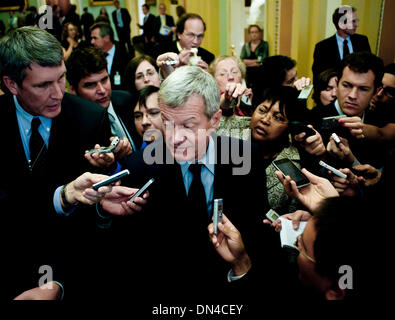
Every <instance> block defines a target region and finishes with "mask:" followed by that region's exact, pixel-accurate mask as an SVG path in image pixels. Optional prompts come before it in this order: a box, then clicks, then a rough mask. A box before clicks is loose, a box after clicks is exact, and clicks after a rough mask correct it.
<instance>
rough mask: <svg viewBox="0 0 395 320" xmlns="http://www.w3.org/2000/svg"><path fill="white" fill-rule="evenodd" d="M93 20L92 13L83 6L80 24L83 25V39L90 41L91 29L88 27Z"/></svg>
mask: <svg viewBox="0 0 395 320" xmlns="http://www.w3.org/2000/svg"><path fill="white" fill-rule="evenodd" d="M94 22H95V19H94V18H93V15H92V14H91V13H89V12H88V7H85V8H84V13H83V14H82V15H81V25H82V27H83V29H84V30H83V31H84V36H85V40H86V41H87V42H89V43H90V42H91V30H90V27H91V26H92V25H93V23H94Z"/></svg>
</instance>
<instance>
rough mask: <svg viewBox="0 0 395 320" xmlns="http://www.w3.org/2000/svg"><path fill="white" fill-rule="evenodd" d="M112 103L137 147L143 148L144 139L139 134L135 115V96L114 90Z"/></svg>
mask: <svg viewBox="0 0 395 320" xmlns="http://www.w3.org/2000/svg"><path fill="white" fill-rule="evenodd" d="M111 102H112V106H113V107H114V110H115V112H116V113H117V115H118V116H119V117H120V118H121V119H122V122H123V123H124V124H125V127H126V129H127V130H128V131H129V134H130V136H131V138H132V139H133V142H134V143H135V145H136V147H137V148H139V147H140V146H141V143H142V139H141V138H140V136H139V135H138V134H137V131H136V126H135V125H134V115H133V110H134V106H135V105H136V103H137V102H136V97H133V95H132V94H131V93H130V92H128V91H122V90H113V91H112V95H111Z"/></svg>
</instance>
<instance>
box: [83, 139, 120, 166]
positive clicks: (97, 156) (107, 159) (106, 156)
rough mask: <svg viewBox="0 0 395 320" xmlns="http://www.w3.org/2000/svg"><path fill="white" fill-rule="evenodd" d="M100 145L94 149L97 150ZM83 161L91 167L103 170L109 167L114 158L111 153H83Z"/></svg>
mask: <svg viewBox="0 0 395 320" xmlns="http://www.w3.org/2000/svg"><path fill="white" fill-rule="evenodd" d="M99 148H100V145H99V144H96V145H95V149H99ZM84 157H85V159H86V160H88V161H89V163H90V164H91V165H92V166H95V167H99V168H103V167H104V168H105V167H109V166H111V165H112V164H113V163H114V161H115V156H114V154H113V153H112V152H107V153H88V150H86V151H85V155H84Z"/></svg>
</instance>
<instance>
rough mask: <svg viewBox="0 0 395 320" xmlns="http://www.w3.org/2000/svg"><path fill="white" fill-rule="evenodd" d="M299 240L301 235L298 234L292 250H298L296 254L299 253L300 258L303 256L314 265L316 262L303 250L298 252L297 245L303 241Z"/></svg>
mask: <svg viewBox="0 0 395 320" xmlns="http://www.w3.org/2000/svg"><path fill="white" fill-rule="evenodd" d="M301 239H302V235H301V234H300V235H299V236H298V237H297V238H296V240H295V243H294V248H295V249H296V250H298V252H299V253H300V254H301V255H302V256H304V257H305V258H306V259H307V260H309V261H311V262H312V263H316V261H315V260H314V259H313V258H312V257H310V256H309V255H308V254H307V253H306V252H305V251H304V250H300V249H299V244H300V243H302V242H303V241H301Z"/></svg>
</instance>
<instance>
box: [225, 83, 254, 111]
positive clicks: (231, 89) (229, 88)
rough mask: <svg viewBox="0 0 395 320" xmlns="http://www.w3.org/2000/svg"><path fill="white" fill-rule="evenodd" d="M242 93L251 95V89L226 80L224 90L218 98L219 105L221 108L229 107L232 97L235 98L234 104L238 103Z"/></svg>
mask: <svg viewBox="0 0 395 320" xmlns="http://www.w3.org/2000/svg"><path fill="white" fill-rule="evenodd" d="M243 95H248V96H250V95H251V89H248V88H247V87H246V86H245V85H244V84H241V83H236V82H228V83H227V84H226V87H225V92H224V93H223V94H222V95H221V98H220V107H221V108H222V109H225V110H227V109H229V108H230V107H231V103H232V100H233V99H237V104H236V106H239V105H240V98H241V97H242V96H243Z"/></svg>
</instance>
